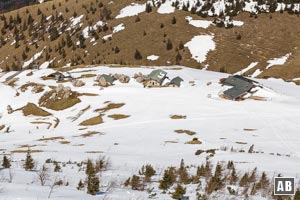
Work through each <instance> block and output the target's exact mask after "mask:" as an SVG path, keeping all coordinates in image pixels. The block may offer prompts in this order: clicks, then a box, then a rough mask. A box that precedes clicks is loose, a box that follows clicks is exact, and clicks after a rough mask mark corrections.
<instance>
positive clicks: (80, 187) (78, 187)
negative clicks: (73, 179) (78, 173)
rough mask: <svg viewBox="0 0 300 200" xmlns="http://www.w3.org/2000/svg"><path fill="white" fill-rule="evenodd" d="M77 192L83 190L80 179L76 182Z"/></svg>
mask: <svg viewBox="0 0 300 200" xmlns="http://www.w3.org/2000/svg"><path fill="white" fill-rule="evenodd" d="M76 188H77V190H82V189H83V188H84V183H83V182H82V181H81V179H80V181H79V182H78V185H77V187H76Z"/></svg>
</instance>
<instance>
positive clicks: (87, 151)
mask: <svg viewBox="0 0 300 200" xmlns="http://www.w3.org/2000/svg"><path fill="white" fill-rule="evenodd" d="M85 153H103V151H86V152H85Z"/></svg>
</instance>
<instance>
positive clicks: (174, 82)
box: [169, 76, 183, 87]
mask: <svg viewBox="0 0 300 200" xmlns="http://www.w3.org/2000/svg"><path fill="white" fill-rule="evenodd" d="M182 81H183V79H182V78H180V77H179V76H177V77H175V78H173V79H172V80H171V81H170V83H169V85H176V86H178V87H180V84H181V82H182Z"/></svg>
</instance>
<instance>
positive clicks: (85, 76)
mask: <svg viewBox="0 0 300 200" xmlns="http://www.w3.org/2000/svg"><path fill="white" fill-rule="evenodd" d="M95 76H97V75H96V74H82V75H81V76H80V77H78V78H77V79H82V78H92V77H95Z"/></svg>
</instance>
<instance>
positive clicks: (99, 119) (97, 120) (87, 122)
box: [79, 115, 103, 126]
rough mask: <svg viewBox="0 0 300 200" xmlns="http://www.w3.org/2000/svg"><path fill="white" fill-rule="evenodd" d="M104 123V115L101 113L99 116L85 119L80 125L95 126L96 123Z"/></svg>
mask: <svg viewBox="0 0 300 200" xmlns="http://www.w3.org/2000/svg"><path fill="white" fill-rule="evenodd" d="M102 123H103V119H102V116H101V115H99V116H96V117H92V118H90V119H87V120H84V121H83V122H81V123H80V124H79V125H80V126H94V125H98V124H102Z"/></svg>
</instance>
